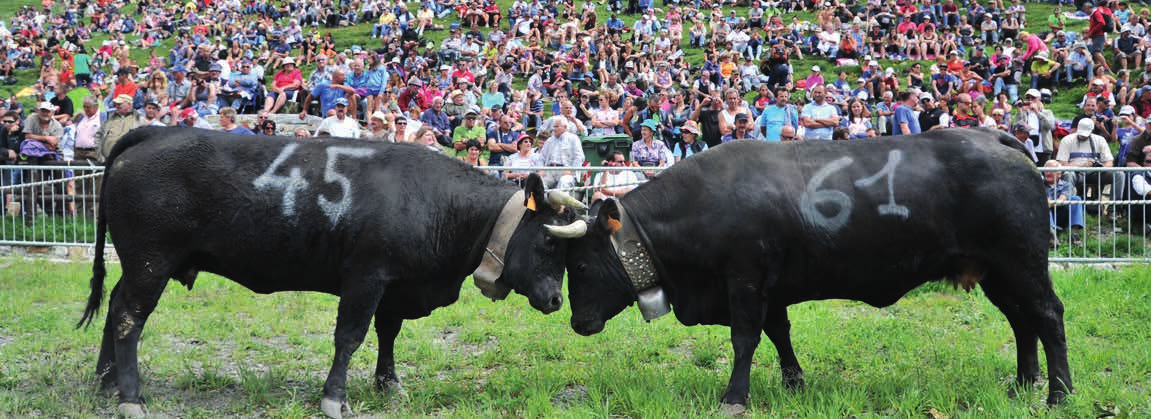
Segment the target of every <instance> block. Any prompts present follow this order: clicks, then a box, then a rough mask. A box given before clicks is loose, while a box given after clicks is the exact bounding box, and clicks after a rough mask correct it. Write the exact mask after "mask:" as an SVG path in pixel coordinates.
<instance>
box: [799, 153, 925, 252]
mask: <svg viewBox="0 0 1151 419" xmlns="http://www.w3.org/2000/svg"><path fill="white" fill-rule="evenodd" d="M901 160H903V152H901V151H899V150H891V152H890V153H888V154H887V164H886V165H884V166H883V168H882V169H880V170H879V172H877V173H876V174H874V175H871V176H869V177H866V178H863V179H859V180H857V181H855V186H856V187H860V188H861V187H866V186H871V185H872V184H874V183H875V182H878V181H879V179H881V178H883V177H885V176H886V177H887V199H888V200H887V203H886V204H882V205H880V206H879V208H877V210H878V211H879V214H880V215H896V216H900V217H903V218H904V219H906V218H907V217H908V216H909V215H910V210H908V209H907V207H905V206H903V205H898V204H896V203H895V167H896V166H898V165H899V162H900V161H901ZM854 161H855V160H853V159H852V158H851V157H840V158H839V159H836V160H834V161H832V162H831V163H828V164H827V166H824V167H823V168H822V169H819V171H817V172H815V175H813V176H812V177H811V180H810V181H808V182H807V188H806V189H804V191H803V195H802V196H801V197H800V199H799V209H800V213H802V214H803V220H804V221H806V222H807V224H809V225H812V226H814V227H816V228H819V229H821V230H823V231H824V232H826V233H828V234H831V233H834V232H837V231H839V229H841V228H843V226H844V225H845V224H847V217H848V216H850V215H851V207H852V202H851V197H850V196H848V195H847V194H846V193H844V192H843V191H837V190H834V189H826V190H820V189H819V187H820V185H823V181H824V180H825V179H827V177H828V176H831V175H832V174H834V173H835V172H838V171H840V170H842V169H843V168H844V167H847V166H850V165H851V163H853V162H854ZM819 204H828V205H833V206H834V207H835V211H834V215H832V216H830V217H828V216H826V215H824V214H823V213H822V212H820V211H819V208H817V207H816V206H817V205H819Z"/></svg>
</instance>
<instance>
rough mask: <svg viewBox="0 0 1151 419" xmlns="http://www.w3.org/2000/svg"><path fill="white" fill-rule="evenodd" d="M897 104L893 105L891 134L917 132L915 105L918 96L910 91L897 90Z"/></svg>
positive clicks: (917, 121)
mask: <svg viewBox="0 0 1151 419" xmlns="http://www.w3.org/2000/svg"><path fill="white" fill-rule="evenodd" d="M896 99H898V101H899V104H898V105H896V107H895V116H894V117H893V118H892V122H891V125H892V127H891V128H892V134H893V135H911V134H919V133H920V132H921V130H920V128H919V118H918V117H916V115H915V107H916V105H918V102H919V96H918V95H916V94H915V93H914V92H911V91H906V90H905V91H902V92H899V96H897V97H896Z"/></svg>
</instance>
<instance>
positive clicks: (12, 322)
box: [0, 259, 1151, 418]
mask: <svg viewBox="0 0 1151 419" xmlns="http://www.w3.org/2000/svg"><path fill="white" fill-rule="evenodd" d="M110 271H111V272H110V274H111V275H112V276H113V277H114V278H115V277H117V276H118V271H119V269H118V266H114V265H113V266H110ZM89 272H90V266H89V265H87V264H54V263H49V262H40V261H23V260H13V259H0V301H4V302H5V304H3V305H2V307H0V319H3V322H0V416H6V417H27V416H46V417H64V416H68V417H91V416H110V415H113V414H114V412H115V406H116V401H115V399H114V397H111V396H106V395H102V394H99V393H97V392H96V391H95V384H94V380H93V377H92V375H93V372H94V368H95V362H96V354H97V351H98V343H99V339H100V330H101V327H102V326H103V325H102V323H103V317H102V315H103V312H102V313H101V316H100V317H99V320H98V321H97V322H96V324H94V325H93V327H92V328H91V329H89V330H74V329H73V328H72V327H73V325H74V324H75V322H76V321H77V320H78V319H79V317H80V313H81V311H82V308H83V301H84V299H85V297H86V296H87V293H88V290H87V279H88V276H89ZM1055 282H1056V288H1057V290H1058V292H1059V294H1060V296H1061V297H1062V298H1063V301H1064V303H1065V304H1066V307H1067V314H1066V324H1067V337H1068V342H1069V347H1070V360H1071V367H1072V376H1073V378H1074V380H1075V384H1076V389H1077V392H1076V394H1075V395H1073V396H1072V397H1070V398H1069V402H1068V403H1067V404H1066V405H1063V406H1060V407H1056V408H1047V407H1046V406H1045V404H1044V401H1043V398H1044V397H1045V395H1046V389H1045V387H1046V386H1041V387H1040V388H1036V389H1032V390H1030V391H1024V392H1021V393H1019V394H1018V395H1017V396H1016V397H1010V396H1009V395H1008V393H1009V388H1010V385H1009V383H1010V381H1011V379H1012V377H1013V376H1014V374H1015V346H1014V342H1013V338H1012V334H1011V332H1010V329H1009V327H1008V325H1007V323H1006V321H1005V320H1004V318H1003V316H1002V315H1001V314H1000V313H999V312H998V311H997V310H996V309H995V308H994V307H993V306H992V305H991V304H990V303H989V302H988V301H987V300H986V299H985V298H983V297H982V295H981V293H980V292H979V291H975V292H973V293H971V294H966V293H962V292H956V291H952V290H951V289H950V288H945V287H941V286H929V287H927V288H926V289H921V290H917V291H915V292H913V293H912V295H910V296H908V297H907V298H905V299H904V300H903V301H901V302H900V303H898V304H896V305H894V306H891V307H888V308H884V309H876V308H872V307H869V306H866V305H862V304H859V303H854V302H844V301H825V302H814V303H807V304H802V305H799V306H795V307H792V308H791V311H790V314H791V320H792V323H793V327H792V331H793V336H794V340H795V346H796V349H797V352H798V354H799V358H800V361H801V362H802V363H803V365H804V367H805V368H806V371H807V383H808V387H807V389H805V390H802V391H798V392H791V391H787V390H785V389H783V388H782V386H781V384H780V378H779V369H778V367H777V366H776V364H777V360H776V356H775V351H774V349H773V348H771V347H770V345H769V343H767V341H766V339H764V343H763V344H762V345H761V347H760V349H759V351H757V353H756V358H755V367H754V368H753V371H752V387H751V406H749V411H748V414H749V415H750V416H753V417H845V416H872V417H906V416H918V417H923V416H928V417H935V418H939V417H1025V416H1026V417H1031V416H1035V417H1098V416H1118V417H1147V416H1151V399H1149V398H1148V397H1147V395H1148V394H1149V393H1151V347H1149V346H1148V344H1147V342H1148V341H1151V329H1149V328H1148V327H1147V324H1148V323H1151V304H1148V302H1149V301H1151V273H1148V271H1147V269H1146V267H1145V266H1133V267H1130V268H1128V269H1125V270H1122V271H1118V272H1111V271H1097V270H1091V269H1077V270H1074V271H1070V272H1058V273H1056V274H1055ZM196 285H197V286H196V288H195V289H194V290H193V291H187V290H185V289H183V288H182V287H179V286H172V287H170V288H171V289H170V290H169V292H168V295H166V296H165V297H164V298H163V299H161V302H160V306H159V308H158V309H157V311H156V313H155V314H154V315H153V316H152V317H151V321H150V322H149V324H148V326H147V327H146V328H145V332H144V337H143V339H142V341H141V345H140V346H141V351H140V363H141V376H142V381H143V383H142V386H143V391H144V397H145V398H146V400H147V401H148V408H149V411H150V413H151V414H153V415H158V416H160V417H192V418H196V417H273V418H279V417H304V416H316V415H320V414H321V413H320V411H319V406H318V405H319V396H320V387H321V386H322V383H323V380H324V377H325V374H326V372H327V369H328V367H329V363H330V360H331V355H332V354H331V352H332V342H331V334H332V330H333V326H334V318H335V308H336V302H337V300H336V298H335V297H331V296H326V295H320V294H305V293H282V294H275V295H271V296H261V295H256V294H253V293H251V292H249V291H247V290H245V289H242V288H240V287H238V286H236V285H235V284H233V283H231V282H230V281H226V280H223V279H221V278H218V277H214V276H209V275H202V276H201V278H200V281H198V282H197V284H196ZM464 287H465V288H464V290H463V293H462V296H461V300H460V302H458V303H457V304H455V305H453V306H451V307H448V308H445V309H441V310H439V311H436V312H435V313H433V314H432V315H431V316H430V317H428V318H425V319H420V320H417V321H412V322H408V323H407V324H406V325H405V326H406V327H405V328H404V330H403V332H401V334H400V337H399V339H398V341H397V352H396V357H397V362H398V365H397V370H398V372H399V374H400V376H401V377H402V379H403V380H404V384H405V389H406V391H407V398H399V397H392V396H389V395H385V394H379V393H376V392H375V391H374V390H372V386H371V373H372V370H373V369H374V363H375V351H376V339H375V337H374V335H373V334H371V333H369V337H368V339H367V341H366V342H365V344H364V346H363V347H361V348H360V350H359V351H358V352H357V353H356V356H355V357H354V358H353V360H352V367H351V369H350V379H349V398H350V400H351V403H352V407H353V409H354V410H355V412H356V413H357V414H359V415H370V416H394V417H416V416H447V417H508V416H517V417H708V416H715V415H718V414H720V410H719V409H718V399H719V397H720V394H721V393H722V391H723V389H724V387H725V385H726V380H727V377H728V374H729V372H730V360H731V356H732V355H731V345H730V343H729V342H728V330H727V329H726V328H721V327H692V328H687V327H683V326H681V325H679V324H678V323H677V322H676V321H675V319H674V318H673V317H672V316H667V317H664V318H661V319H658V320H656V321H654V322H652V323H651V324H645V323H644V322H643V321H642V319H641V317H640V316H639V314H638V313H637V312H636V311H635V310H630V309H629V310H628V311H626V312H625V313H623V314H621V315H620V316H619V317H618V318H616V319H615V320H613V321H612V322H609V324H608V328H607V330H606V331H605V332H604V333H601V334H600V335H596V336H593V337H579V336H577V335H575V334H574V333H572V332H571V331H570V329H569V327H568V325H567V320H568V313H567V309H566V308H565V309H564V310H561V312H559V313H556V314H554V315H551V316H544V315H541V314H539V313H538V312H535V311H533V310H531V309H530V308H528V306H527V304H526V301H525V300H524V299H523V298H522V297H519V296H512V297H510V298H509V299H508V301H504V302H498V303H495V302H491V301H488V300H485V299H483V298H482V296H480V294H479V293H478V292H476V290H475V289H474V287H473V286H472V285H471V284H470V283H466V284H465V285H464ZM1044 368H1045V367H1044Z"/></svg>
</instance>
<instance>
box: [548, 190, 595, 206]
mask: <svg viewBox="0 0 1151 419" xmlns="http://www.w3.org/2000/svg"><path fill="white" fill-rule="evenodd" d="M548 204H551V206H552V208H555V209H556V211H559V209H560V207H561V206H564V205H567V206H569V207H572V208H575V209H587V206H586V205H584V204H583V202H579V200H577V199H575V198H572V196H571V195H568V193H567V192H564V191H551V192H548Z"/></svg>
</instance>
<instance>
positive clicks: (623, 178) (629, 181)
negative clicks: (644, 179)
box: [592, 151, 639, 202]
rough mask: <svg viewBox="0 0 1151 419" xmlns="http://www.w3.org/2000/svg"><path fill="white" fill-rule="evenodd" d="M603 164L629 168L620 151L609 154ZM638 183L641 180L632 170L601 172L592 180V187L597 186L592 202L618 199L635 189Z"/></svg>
mask: <svg viewBox="0 0 1151 419" xmlns="http://www.w3.org/2000/svg"><path fill="white" fill-rule="evenodd" d="M603 162H604V165H605V166H608V167H612V168H618V167H624V166H627V160H625V159H624V157H623V153H621V152H618V151H613V152H611V153H608V155H607V157H606V158H605V159H604V161H603ZM638 183H639V178H638V177H636V175H635V172H633V171H631V170H619V169H613V170H608V171H605V172H600V173H599V174H597V175H596V176H595V179H594V180H592V185H593V186H595V193H594V194H592V202H595V201H598V200H601V199H618V198H619V197H621V196H624V194H626V193H628V192H629V191H631V190H632V189H635V187H636V186H637V184H638Z"/></svg>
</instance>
